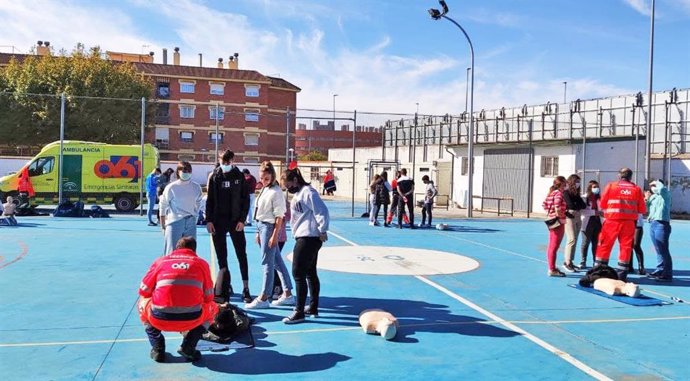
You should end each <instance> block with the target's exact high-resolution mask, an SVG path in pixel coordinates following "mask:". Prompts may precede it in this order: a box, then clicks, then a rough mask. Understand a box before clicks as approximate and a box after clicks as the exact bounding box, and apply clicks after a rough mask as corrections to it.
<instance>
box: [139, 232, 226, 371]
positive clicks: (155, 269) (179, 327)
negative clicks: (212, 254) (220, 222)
mask: <svg viewBox="0 0 690 381" xmlns="http://www.w3.org/2000/svg"><path fill="white" fill-rule="evenodd" d="M195 251H196V240H195V239H194V238H193V237H182V238H180V240H179V241H177V245H176V249H175V250H174V251H173V252H171V253H170V254H168V255H166V256H163V257H160V258H158V259H157V260H156V261H155V262H153V265H151V268H149V271H148V272H147V273H146V275H145V276H144V279H142V281H141V286H140V287H139V295H140V296H141V298H140V300H139V317H140V318H141V321H142V322H143V323H144V326H145V327H146V334H147V335H148V337H149V342H150V343H151V358H152V359H153V360H154V361H156V362H164V361H165V337H164V336H163V334H162V333H161V331H177V332H180V333H182V335H183V339H182V345H181V346H180V349H178V351H177V353H179V354H180V355H182V356H183V357H184V358H185V359H187V360H188V361H197V360H199V359H200V358H201V352H199V351H198V350H196V344H197V343H198V342H199V339H200V338H201V335H202V334H203V333H204V332H206V327H208V325H209V324H210V323H211V322H212V321H213V317H214V316H215V315H216V313H217V312H218V306H217V305H216V303H214V302H213V282H212V281H211V270H210V269H209V267H208V263H207V262H206V261H205V260H203V259H202V258H199V257H198V256H197V255H196V252H195Z"/></svg>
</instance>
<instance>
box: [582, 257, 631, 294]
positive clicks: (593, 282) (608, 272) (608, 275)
mask: <svg viewBox="0 0 690 381" xmlns="http://www.w3.org/2000/svg"><path fill="white" fill-rule="evenodd" d="M579 283H580V286H582V287H594V289H595V290H598V291H602V292H604V293H606V294H608V295H627V296H629V297H631V298H637V297H639V296H640V288H639V287H638V286H637V285H636V284H635V283H630V282H628V283H626V282H624V281H622V280H619V279H618V273H617V271H616V269H614V268H612V267H609V266H608V265H603V264H602V265H598V266H595V267H593V268H591V269H590V270H589V271H587V273H586V274H585V275H584V276H583V277H582V278H580V282H579Z"/></svg>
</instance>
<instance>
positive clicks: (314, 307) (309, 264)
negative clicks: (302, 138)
mask: <svg viewBox="0 0 690 381" xmlns="http://www.w3.org/2000/svg"><path fill="white" fill-rule="evenodd" d="M282 178H283V181H284V183H285V186H286V187H287V190H288V192H289V193H291V194H293V195H294V196H293V198H292V202H291V203H290V212H291V218H290V226H291V228H292V235H293V237H295V247H294V249H293V251H292V276H293V278H294V279H295V291H296V294H297V301H296V303H295V309H294V312H293V313H292V315H290V316H288V317H286V318H284V319H283V323H285V324H296V323H301V322H303V321H304V318H305V316H306V315H310V316H312V317H316V316H318V314H319V291H320V289H321V283H320V282H319V276H318V274H317V273H316V262H317V260H318V256H319V250H320V249H321V245H323V243H324V242H326V241H327V240H328V224H329V221H330V216H329V214H328V208H327V207H326V204H324V202H323V200H321V197H320V196H319V192H318V191H317V190H316V189H314V188H313V187H312V186H311V185H309V183H307V182H306V181H305V180H304V177H302V174H301V173H300V170H299V169H297V168H295V169H288V170H287V171H285V172H284V173H283V176H282ZM307 287H308V288H309V294H311V299H310V301H309V306H308V307H306V308H305V304H306V301H307Z"/></svg>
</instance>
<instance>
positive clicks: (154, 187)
mask: <svg viewBox="0 0 690 381" xmlns="http://www.w3.org/2000/svg"><path fill="white" fill-rule="evenodd" d="M160 175H161V169H160V168H154V170H153V171H152V172H151V173H149V175H148V176H146V203H147V213H146V216H147V217H148V219H149V226H156V225H158V224H157V223H156V221H154V220H153V216H154V215H155V212H154V207H155V206H156V200H157V199H158V178H159V177H160Z"/></svg>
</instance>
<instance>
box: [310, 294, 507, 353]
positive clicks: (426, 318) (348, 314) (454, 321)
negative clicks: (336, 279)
mask: <svg viewBox="0 0 690 381" xmlns="http://www.w3.org/2000/svg"><path fill="white" fill-rule="evenodd" d="M319 303H320V307H319V313H320V317H319V318H317V319H310V320H309V321H310V322H314V323H323V324H330V325H332V324H338V325H345V326H353V327H355V326H356V327H359V314H360V312H362V311H364V310H366V309H369V308H380V309H382V310H385V311H388V312H390V313H391V314H393V316H395V317H396V318H397V319H398V322H399V323H400V329H399V330H398V335H397V336H396V338H395V340H393V341H396V342H399V343H417V342H419V340H418V339H416V338H413V337H410V336H412V335H414V334H415V333H417V332H433V333H457V334H459V335H467V336H488V337H513V336H516V335H518V333H516V332H513V331H510V330H506V329H503V328H501V327H498V326H495V325H493V324H486V323H485V320H482V319H477V318H475V317H470V316H464V315H454V314H452V313H450V312H449V309H448V306H446V305H443V304H432V303H427V302H420V301H416V300H402V299H369V298H367V299H364V298H347V297H336V298H333V297H321V298H320V300H319Z"/></svg>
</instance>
